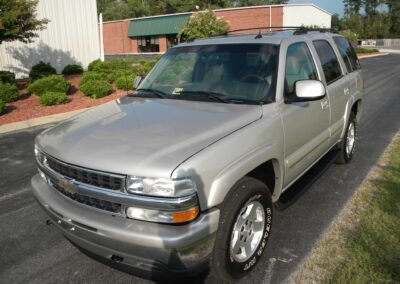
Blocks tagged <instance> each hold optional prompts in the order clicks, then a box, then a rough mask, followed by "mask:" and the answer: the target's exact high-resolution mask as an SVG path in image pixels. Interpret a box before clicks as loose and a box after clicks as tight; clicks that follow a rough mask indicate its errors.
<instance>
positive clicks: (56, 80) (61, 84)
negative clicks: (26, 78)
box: [28, 75, 71, 96]
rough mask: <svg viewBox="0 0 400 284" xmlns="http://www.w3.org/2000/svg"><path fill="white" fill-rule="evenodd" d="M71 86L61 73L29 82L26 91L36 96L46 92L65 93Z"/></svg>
mask: <svg viewBox="0 0 400 284" xmlns="http://www.w3.org/2000/svg"><path fill="white" fill-rule="evenodd" d="M70 87H71V83H70V82H69V81H67V80H65V79H64V77H63V76H61V75H51V76H48V77H45V78H42V79H39V80H37V81H35V82H34V83H32V84H30V85H29V87H28V91H29V92H30V93H32V94H35V95H37V96H41V95H42V94H44V93H46V92H59V93H64V94H65V93H66V92H68V90H69V88H70Z"/></svg>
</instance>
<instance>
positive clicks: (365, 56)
mask: <svg viewBox="0 0 400 284" xmlns="http://www.w3.org/2000/svg"><path fill="white" fill-rule="evenodd" d="M388 54H389V53H387V52H385V53H380V54H371V55H364V56H362V57H359V58H358V59H364V58H372V57H378V56H385V55H388Z"/></svg>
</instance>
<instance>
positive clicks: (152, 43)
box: [137, 36, 160, 52]
mask: <svg viewBox="0 0 400 284" xmlns="http://www.w3.org/2000/svg"><path fill="white" fill-rule="evenodd" d="M137 41H138V50H139V52H160V45H159V43H158V36H143V37H138V38H137Z"/></svg>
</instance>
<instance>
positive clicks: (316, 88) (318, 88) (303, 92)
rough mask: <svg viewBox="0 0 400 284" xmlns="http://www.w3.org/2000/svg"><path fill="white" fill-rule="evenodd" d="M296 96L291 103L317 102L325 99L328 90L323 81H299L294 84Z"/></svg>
mask: <svg viewBox="0 0 400 284" xmlns="http://www.w3.org/2000/svg"><path fill="white" fill-rule="evenodd" d="M294 89H295V95H296V97H295V98H293V99H292V100H291V101H296V102H307V101H316V100H320V99H322V98H324V97H325V95H326V89H325V86H324V84H323V83H322V82H321V81H317V80H299V81H297V82H296V83H295V84H294Z"/></svg>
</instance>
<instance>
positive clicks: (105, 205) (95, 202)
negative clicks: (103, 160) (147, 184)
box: [51, 181, 121, 213]
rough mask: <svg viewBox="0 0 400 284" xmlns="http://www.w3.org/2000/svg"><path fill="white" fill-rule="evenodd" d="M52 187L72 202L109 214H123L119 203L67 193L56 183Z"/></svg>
mask: <svg viewBox="0 0 400 284" xmlns="http://www.w3.org/2000/svg"><path fill="white" fill-rule="evenodd" d="M51 185H52V186H53V187H54V188H55V189H57V191H58V192H60V193H61V194H63V195H65V196H67V197H69V198H70V199H72V200H75V201H77V202H79V203H82V204H85V205H88V206H91V207H95V208H97V209H102V210H106V211H109V212H113V213H121V204H119V203H115V202H111V201H106V200H100V199H97V198H93V197H89V196H85V195H81V194H78V193H70V192H67V191H65V190H64V189H63V188H62V187H61V186H59V185H58V184H57V183H56V182H53V181H51Z"/></svg>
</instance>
